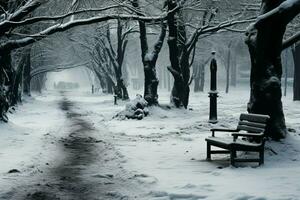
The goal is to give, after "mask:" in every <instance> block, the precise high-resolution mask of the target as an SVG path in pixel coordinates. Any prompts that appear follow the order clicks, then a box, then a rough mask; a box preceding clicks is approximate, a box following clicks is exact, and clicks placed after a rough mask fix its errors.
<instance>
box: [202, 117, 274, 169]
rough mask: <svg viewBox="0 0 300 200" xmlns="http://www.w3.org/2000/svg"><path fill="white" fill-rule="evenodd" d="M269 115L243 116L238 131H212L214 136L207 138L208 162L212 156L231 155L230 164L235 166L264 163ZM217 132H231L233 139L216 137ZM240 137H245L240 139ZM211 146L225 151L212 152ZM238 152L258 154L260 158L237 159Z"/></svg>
mask: <svg viewBox="0 0 300 200" xmlns="http://www.w3.org/2000/svg"><path fill="white" fill-rule="evenodd" d="M269 118H270V117H269V116H268V115H258V114H241V115H240V121H239V123H238V126H237V128H236V129H211V132H212V136H211V137H208V138H206V139H205V140H206V142H207V160H211V154H230V162H231V165H232V166H235V163H236V162H258V163H259V165H261V164H263V163H264V145H265V134H264V131H265V127H266V125H267V122H268V120H269ZM215 132H231V133H232V134H231V135H232V137H215ZM239 137H244V138H243V139H240V138H239ZM211 146H215V147H219V148H221V149H224V150H212V149H211ZM237 151H248V152H258V154H259V158H256V159H253V158H251V159H250V158H249V159H247V158H237Z"/></svg>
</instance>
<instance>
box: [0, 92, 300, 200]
mask: <svg viewBox="0 0 300 200" xmlns="http://www.w3.org/2000/svg"><path fill="white" fill-rule="evenodd" d="M135 93H137V92H136V91H130V94H131V95H132V98H133V97H134V95H135ZM65 96H66V98H67V99H68V100H69V101H71V102H72V103H73V104H74V105H72V109H71V111H68V110H67V111H66V110H63V109H61V107H60V106H59V105H60V101H61V99H62V98H63V97H62V96H61V94H59V93H55V92H53V91H47V92H44V93H43V95H36V96H34V99H27V100H26V102H24V103H23V105H21V106H19V107H18V108H17V110H16V112H15V113H14V114H12V115H10V116H9V117H10V122H9V123H8V124H0V130H1V131H0V163H1V164H0V165H1V166H0V177H1V181H0V199H17V197H18V198H21V197H23V196H24V195H28V196H29V197H30V198H31V199H34V198H33V196H34V195H32V194H34V192H36V191H41V188H43V191H46V190H47V184H48V185H50V186H49V187H48V190H49V191H51V192H53V191H56V192H57V195H56V197H57V198H58V199H59V198H60V199H72V198H73V199H154V200H169V199H171V200H177V199H178V200H179V199H180V200H181V199H187V200H196V199H216V200H218V199H234V200H254V199H256V200H258V199H260V200H262V199H278V200H279V199H281V200H292V199H295V200H296V199H300V182H299V180H300V167H299V166H300V135H299V134H300V120H299V119H300V102H293V101H292V98H291V96H288V97H283V104H284V109H285V115H286V122H287V126H288V128H289V130H290V131H291V132H290V133H289V135H288V137H287V138H286V139H285V140H282V141H281V142H272V141H268V142H267V145H266V151H265V164H264V165H263V166H260V167H256V165H243V166H241V167H239V168H233V167H231V166H230V165H229V162H228V157H227V156H224V155H216V156H214V157H213V160H214V159H217V160H214V161H212V162H207V161H206V160H205V157H206V143H205V137H207V136H209V135H210V131H209V129H210V128H212V127H228V128H234V127H235V126H236V124H237V121H238V116H239V115H240V113H242V112H245V111H246V103H247V100H248V96H249V89H248V88H247V87H245V88H239V89H232V91H230V93H229V94H224V93H222V92H221V93H220V97H219V98H218V119H219V123H218V124H216V125H211V124H209V123H208V122H207V121H208V112H209V107H208V105H209V99H208V94H207V93H197V94H195V93H192V94H191V99H190V106H189V109H187V110H183V109H175V108H172V109H168V108H167V107H165V106H162V107H153V108H150V115H149V116H147V117H145V118H144V119H143V120H141V121H137V120H118V119H113V116H114V115H115V114H116V113H118V112H120V111H121V110H123V109H124V106H125V103H124V102H118V103H119V104H118V105H113V98H112V96H105V95H91V94H87V93H78V92H76V93H66V94H65ZM159 100H160V103H161V104H162V105H166V104H168V102H169V92H166V91H162V92H160V96H159ZM73 115H74V116H75V118H74V117H73ZM70 116H71V117H70ZM74 120H75V122H78V121H80V122H81V121H84V122H85V123H84V124H89V126H88V128H86V127H85V126H86V125H84V127H85V129H84V133H85V134H86V135H85V136H82V135H80V133H78V132H80V131H79V130H82V129H81V128H82V127H79V128H78V124H75V125H74V123H75V122H74ZM76 120H77V121H76ZM74 133H75V134H79V136H78V135H76V137H81V139H82V137H84V139H87V138H89V137H90V138H92V139H91V140H92V141H94V142H91V144H90V145H92V146H93V148H92V149H85V151H86V154H87V155H88V156H92V160H93V162H91V161H90V160H89V159H88V160H87V161H86V160H85V159H83V160H81V162H79V164H78V163H77V162H76V163H75V164H76V166H77V167H76V168H78V170H75V171H74V172H76V176H78V177H80V181H81V182H84V183H85V185H84V188H85V187H88V185H89V184H90V185H92V189H89V190H84V191H83V192H82V193H84V194H86V193H93V195H91V196H89V197H87V196H85V198H83V197H78V196H77V197H76V198H75V197H74V194H73V197H72V198H71V197H70V196H68V195H67V194H66V193H67V192H70V190H63V191H62V190H59V189H58V190H54V189H53V188H55V187H57V186H58V185H59V186H60V187H61V186H62V185H63V184H70V183H69V182H60V183H57V179H59V178H60V179H61V178H62V177H59V178H57V177H56V178H55V177H53V171H55V170H54V169H61V166H62V163H64V165H68V167H70V166H69V165H70V162H69V163H67V164H65V162H66V160H70V157H71V158H72V156H70V155H72V153H74V152H72V151H70V152H69V150H68V149H64V148H63V147H62V146H64V145H65V143H64V145H61V143H62V141H63V142H64V141H65V140H68V139H69V138H70V135H71V138H72V137H73V136H72V134H74ZM67 144H69V143H67ZM84 144H86V143H84ZM66 151H67V152H66ZM76 153H78V152H76ZM80 153H82V152H80ZM83 155H84V152H83ZM79 160H80V159H79ZM85 161H86V162H87V163H86V164H83V163H82V162H85ZM71 164H73V163H72V162H71ZM64 165H63V166H64ZM11 169H18V170H19V171H20V173H8V171H9V170H11ZM63 169H64V170H65V169H66V167H63ZM67 169H69V168H67ZM71 172H72V171H71ZM55 174H56V175H57V173H55ZM70 175H71V174H70V173H67V176H70ZM74 176H75V175H74ZM72 181H73V180H72ZM54 183H55V184H54ZM71 186H72V187H73V185H71ZM74 187H75V190H77V189H78V188H77V186H76V185H75V186H74ZM62 192H63V193H64V194H61V193H62ZM76 194H77V193H76V192H75V195H76ZM22 195H23V196H22ZM48 199H49V198H48ZM50 199H51V198H50Z"/></svg>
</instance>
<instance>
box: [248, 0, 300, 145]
mask: <svg viewBox="0 0 300 200" xmlns="http://www.w3.org/2000/svg"><path fill="white" fill-rule="evenodd" d="M282 2H284V1H283V0H278V1H273V0H263V1H262V6H261V13H260V14H261V16H260V17H259V18H258V20H257V21H256V23H255V24H252V25H251V26H250V27H249V28H248V31H247V33H246V36H247V38H246V43H247V45H248V47H249V52H250V57H251V77H250V84H251V85H250V86H251V94H250V100H249V103H248V112H250V113H257V114H266V115H269V116H270V117H271V118H270V121H269V123H268V125H267V127H266V134H267V135H268V136H270V137H271V138H273V139H275V140H279V139H281V138H284V137H285V135H286V133H287V130H286V125H285V119H284V114H283V109H282V102H281V96H282V93H281V76H282V64H281V51H282V40H283V35H284V33H285V30H286V25H287V23H288V22H289V21H290V20H291V19H292V18H293V17H294V16H296V14H295V13H299V11H298V10H297V9H296V12H295V13H294V14H293V13H291V12H289V11H286V10H284V9H286V7H284V8H283V9H280V10H279V11H280V12H278V13H276V14H277V15H271V17H270V16H269V15H268V14H266V13H268V12H269V11H271V10H273V9H275V8H277V7H278V6H279V5H280V4H281V3H282ZM293 9H294V8H293ZM294 11H295V10H294ZM264 14H266V15H264Z"/></svg>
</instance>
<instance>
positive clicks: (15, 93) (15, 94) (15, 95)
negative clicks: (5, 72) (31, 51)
mask: <svg viewBox="0 0 300 200" xmlns="http://www.w3.org/2000/svg"><path fill="white" fill-rule="evenodd" d="M25 60H26V56H25V55H23V56H22V58H21V60H20V62H19V64H18V68H17V71H16V75H15V78H14V83H13V89H12V93H11V105H16V104H17V103H18V101H19V100H21V98H20V91H19V90H20V86H21V82H22V73H23V67H24V63H25Z"/></svg>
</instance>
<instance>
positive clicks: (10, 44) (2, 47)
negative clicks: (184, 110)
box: [0, 7, 178, 52]
mask: <svg viewBox="0 0 300 200" xmlns="http://www.w3.org/2000/svg"><path fill="white" fill-rule="evenodd" d="M177 8H178V7H176V8H174V9H173V10H171V11H169V12H168V13H171V12H176V10H177ZM168 13H164V14H162V15H159V16H153V17H144V16H138V15H127V14H111V15H98V16H95V17H91V18H87V19H77V20H74V21H69V22H66V23H64V24H55V25H53V26H50V27H48V28H46V29H45V30H43V31H41V32H39V33H36V34H33V35H31V36H29V37H24V38H21V39H16V40H8V41H5V42H2V43H0V52H4V51H10V50H13V49H17V48H20V47H24V46H26V45H29V44H32V43H34V42H36V41H38V40H41V39H43V38H45V37H47V36H49V35H52V34H54V33H57V32H63V31H66V30H68V29H70V28H73V27H76V26H80V25H89V24H94V23H99V22H103V21H108V20H112V19H121V20H141V21H145V22H157V21H161V20H164V19H166V18H167V16H168Z"/></svg>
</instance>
